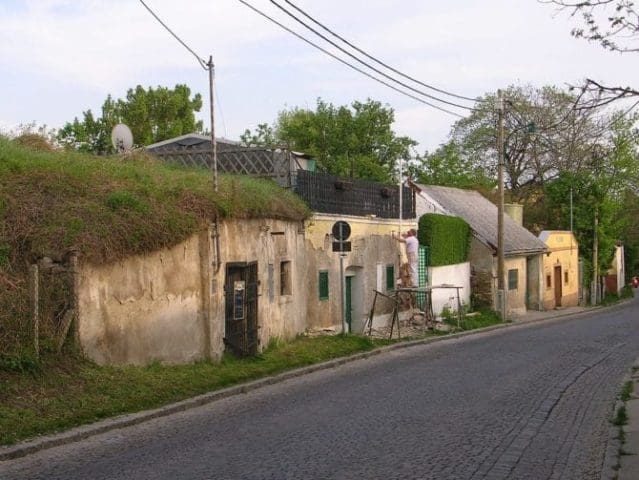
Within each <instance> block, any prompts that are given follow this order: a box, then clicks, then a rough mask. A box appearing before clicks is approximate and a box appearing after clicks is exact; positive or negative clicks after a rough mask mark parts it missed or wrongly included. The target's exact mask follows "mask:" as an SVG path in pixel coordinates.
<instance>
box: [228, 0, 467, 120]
mask: <svg viewBox="0 0 639 480" xmlns="http://www.w3.org/2000/svg"><path fill="white" fill-rule="evenodd" d="M238 1H239V2H240V3H241V4H243V5H245V6H246V7H248V8H250V9H251V10H253V11H254V12H255V13H257V14H258V15H261V16H262V17H264V18H266V19H267V20H269V21H270V22H272V23H274V24H275V25H277V26H279V27H280V28H282V29H283V30H286V31H287V32H288V33H290V34H291V35H294V36H295V37H297V38H299V39H300V40H302V41H303V42H305V43H307V44H309V45H311V46H312V47H313V48H316V49H317V50H319V51H321V52H322V53H324V54H326V55H328V56H329V57H332V58H333V59H335V60H337V61H338V62H340V63H342V64H344V65H346V66H348V67H349V68H351V69H353V70H355V71H356V72H359V73H361V74H362V75H365V76H367V77H368V78H370V79H372V80H375V81H376V82H378V83H381V84H382V85H385V86H386V87H388V88H390V89H392V90H395V91H396V92H398V93H401V94H402V95H405V96H407V97H409V98H412V99H413V100H416V101H418V102H420V103H423V104H424V105H428V106H429V107H432V108H435V109H437V110H439V111H442V112H445V113H448V114H450V115H453V116H455V117H459V118H464V117H463V115H460V114H458V113H456V112H452V111H450V110H447V109H445V108H442V107H440V106H438V105H434V104H432V103H430V102H427V101H426V100H424V99H422V98H419V97H417V96H415V95H413V94H411V93H408V92H406V91H404V90H401V89H399V88H397V87H395V86H393V85H391V84H390V83H388V82H385V81H384V80H381V79H380V78H377V77H376V76H374V75H371V74H370V73H368V72H366V71H364V70H362V69H361V68H359V67H357V66H355V65H353V64H351V63H349V62H347V61H346V60H344V59H342V58H340V57H338V56H337V55H335V54H333V53H331V52H329V51H328V50H326V49H325V48H323V47H321V46H319V45H317V44H316V43H314V42H312V41H311V40H308V39H307V38H305V37H304V36H302V35H300V34H299V33H297V32H295V31H293V30H291V29H290V28H288V27H287V26H285V25H284V24H282V23H280V22H278V21H277V20H275V19H274V18H273V17H271V16H269V15H267V14H266V13H264V12H262V11H261V10H259V9H258V8H256V7H254V6H253V5H251V4H250V3H248V2H246V1H245V0H238ZM465 108H468V107H465Z"/></svg>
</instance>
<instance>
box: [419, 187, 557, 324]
mask: <svg viewBox="0 0 639 480" xmlns="http://www.w3.org/2000/svg"><path fill="white" fill-rule="evenodd" d="M412 187H413V189H414V190H415V192H416V212H417V216H418V217H419V216H421V215H423V214H425V213H439V214H444V215H454V216H457V217H460V218H462V219H464V220H465V221H466V222H467V223H468V224H469V225H470V228H471V230H472V240H471V245H470V255H469V260H470V269H471V273H470V274H471V289H472V292H473V295H474V296H475V297H476V298H477V299H478V300H479V301H483V302H485V303H487V304H489V305H492V306H493V308H495V309H497V299H496V291H497V207H496V206H495V205H494V204H493V203H491V202H490V201H489V200H487V199H486V198H484V197H483V196H482V195H481V194H479V193H478V192H475V191H473V190H462V189H459V188H451V187H440V186H432V185H421V184H414V183H413V184H412ZM545 251H546V246H545V245H544V243H543V242H541V241H540V240H539V239H538V238H537V237H535V236H534V235H533V234H532V233H530V232H529V231H528V230H526V229H525V228H524V227H523V226H522V225H521V224H520V223H518V222H516V221H515V220H513V219H512V218H510V217H509V216H508V215H504V257H505V262H504V276H505V278H504V285H505V287H506V290H505V295H506V310H507V313H508V314H509V315H521V314H524V313H525V312H526V310H528V309H531V310H541V309H543V304H542V303H543V300H542V283H541V282H542V275H541V273H542V265H543V263H542V262H543V260H542V254H543V253H544V252H545Z"/></svg>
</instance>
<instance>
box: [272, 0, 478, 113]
mask: <svg viewBox="0 0 639 480" xmlns="http://www.w3.org/2000/svg"><path fill="white" fill-rule="evenodd" d="M271 3H272V4H273V5H275V6H276V7H277V8H279V9H280V10H282V11H283V12H284V13H285V14H286V15H288V16H289V17H291V18H292V19H293V20H295V21H296V22H297V23H299V24H300V25H302V26H304V27H305V28H306V29H307V30H310V31H311V32H313V33H314V34H315V35H317V36H318V37H320V38H321V39H322V40H324V41H325V42H328V43H330V44H331V45H333V46H334V47H335V48H337V49H338V50H339V51H340V52H342V53H345V54H346V55H348V56H349V57H351V58H352V59H353V60H355V61H356V62H359V63H361V64H362V65H364V66H366V67H368V68H369V69H371V70H372V71H374V72H375V73H378V74H379V75H381V76H383V77H384V78H387V79H388V80H390V81H392V82H395V83H397V84H398V85H401V86H402V87H404V88H407V89H409V90H411V91H413V92H415V93H417V94H419V95H423V96H424V97H427V98H430V99H431V100H435V101H437V102H441V103H445V104H446V105H450V106H452V107H458V108H464V109H466V110H473V109H472V108H471V107H468V106H466V105H460V104H459V103H454V102H450V101H448V100H443V99H441V98H439V97H435V96H434V95H430V94H429V93H426V92H424V91H423V90H419V89H417V88H414V87H411V86H410V85H408V84H406V83H404V82H402V81H401V80H397V79H396V78H395V77H392V76H390V75H388V74H386V73H384V72H383V71H381V70H379V69H378V68H376V67H374V66H373V65H371V64H370V63H367V62H365V61H364V60H362V59H360V58H359V57H357V56H356V55H353V54H352V53H351V52H349V51H348V50H346V49H344V48H342V47H341V46H339V45H338V44H337V43H335V42H333V41H332V40H330V39H329V38H327V37H326V36H325V35H323V34H322V33H320V32H318V31H317V30H315V29H314V28H313V27H311V26H310V25H308V24H307V23H305V22H304V21H303V20H301V19H300V18H298V17H297V16H295V15H294V14H293V13H291V12H290V11H288V10H287V9H286V8H284V7H283V6H281V5H280V4H279V3H277V2H276V1H275V0H271Z"/></svg>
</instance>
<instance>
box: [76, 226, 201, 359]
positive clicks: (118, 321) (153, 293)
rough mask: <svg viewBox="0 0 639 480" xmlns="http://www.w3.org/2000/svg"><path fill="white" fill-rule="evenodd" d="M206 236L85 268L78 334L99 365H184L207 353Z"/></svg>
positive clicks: (82, 278)
mask: <svg viewBox="0 0 639 480" xmlns="http://www.w3.org/2000/svg"><path fill="white" fill-rule="evenodd" d="M207 242H208V238H207V234H206V233H203V234H201V235H196V236H193V237H191V238H190V239H189V240H187V241H186V242H184V243H182V244H180V245H178V246H176V247H174V248H171V249H168V250H162V251H159V252H155V253H153V254H150V255H144V256H134V257H129V258H127V259H126V260H124V261H121V262H117V263H114V264H111V265H105V266H99V267H96V266H91V265H84V266H83V267H82V268H81V273H80V276H79V277H80V279H79V291H78V300H79V318H80V321H79V325H78V327H77V328H78V336H79V339H80V344H81V345H82V348H83V350H84V352H85V353H86V354H87V356H88V357H89V358H91V359H92V360H94V361H96V362H98V363H100V364H137V365H141V364H146V363H149V362H152V361H153V360H156V359H157V360H161V361H164V362H167V363H184V362H190V361H193V360H196V359H199V358H202V357H203V356H205V354H206V345H205V339H206V336H205V334H204V332H205V325H204V319H205V316H204V313H203V305H202V295H201V289H202V269H201V261H200V260H201V257H200V243H205V244H206V243H207Z"/></svg>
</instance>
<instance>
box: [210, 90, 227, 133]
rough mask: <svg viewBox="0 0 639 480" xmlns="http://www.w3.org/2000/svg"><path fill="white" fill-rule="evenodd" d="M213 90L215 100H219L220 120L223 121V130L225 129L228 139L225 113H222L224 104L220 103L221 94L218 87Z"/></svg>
mask: <svg viewBox="0 0 639 480" xmlns="http://www.w3.org/2000/svg"><path fill="white" fill-rule="evenodd" d="M213 90H214V91H215V99H216V100H217V109H218V110H219V112H220V118H221V119H222V128H223V129H224V136H225V137H226V138H228V135H227V133H226V122H225V121H224V112H223V111H222V102H220V94H219V91H218V88H217V86H215V88H214V89H213Z"/></svg>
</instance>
